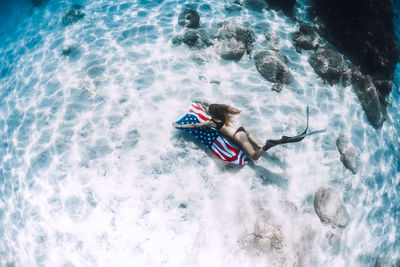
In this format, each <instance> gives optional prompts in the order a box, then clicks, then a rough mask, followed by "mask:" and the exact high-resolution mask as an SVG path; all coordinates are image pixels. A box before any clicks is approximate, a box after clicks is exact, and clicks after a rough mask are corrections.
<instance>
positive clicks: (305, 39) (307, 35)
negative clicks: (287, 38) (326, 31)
mask: <svg viewBox="0 0 400 267" xmlns="http://www.w3.org/2000/svg"><path fill="white" fill-rule="evenodd" d="M292 40H293V45H294V46H295V47H296V50H297V52H301V50H303V49H304V50H314V49H316V48H318V46H319V43H320V40H319V37H318V34H317V33H316V31H315V29H314V27H312V26H310V25H309V24H307V23H304V22H302V23H301V24H300V29H299V30H298V31H297V32H295V33H294V34H293V36H292Z"/></svg>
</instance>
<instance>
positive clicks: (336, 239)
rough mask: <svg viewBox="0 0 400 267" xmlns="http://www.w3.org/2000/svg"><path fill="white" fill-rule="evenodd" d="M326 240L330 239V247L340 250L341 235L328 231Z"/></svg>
mask: <svg viewBox="0 0 400 267" xmlns="http://www.w3.org/2000/svg"><path fill="white" fill-rule="evenodd" d="M326 238H327V239H328V243H329V245H331V246H332V247H334V248H335V249H339V248H340V234H339V233H335V232H332V231H328V232H327V233H326Z"/></svg>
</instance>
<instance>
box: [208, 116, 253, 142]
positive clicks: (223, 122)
mask: <svg viewBox="0 0 400 267" xmlns="http://www.w3.org/2000/svg"><path fill="white" fill-rule="evenodd" d="M211 120H212V121H213V122H214V123H215V124H216V125H217V127H215V128H216V129H217V130H218V131H219V130H221V128H222V127H223V126H224V125H225V121H220V122H217V121H215V120H213V119H211ZM238 132H245V133H246V134H247V132H246V130H245V129H244V128H243V127H242V126H240V127H239V128H237V130H236V132H235V133H234V134H233V136H232V139H234V138H235V135H236V134H237V133H238Z"/></svg>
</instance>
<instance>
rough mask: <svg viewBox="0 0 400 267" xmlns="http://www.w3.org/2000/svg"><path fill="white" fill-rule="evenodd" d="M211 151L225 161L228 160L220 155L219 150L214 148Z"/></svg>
mask: <svg viewBox="0 0 400 267" xmlns="http://www.w3.org/2000/svg"><path fill="white" fill-rule="evenodd" d="M211 151H212V152H213V153H214V154H215V155H216V156H217V157H218V158H219V159H222V160H224V161H227V159H226V158H224V157H223V156H222V155H220V154H219V153H218V152H217V151H215V150H214V149H211Z"/></svg>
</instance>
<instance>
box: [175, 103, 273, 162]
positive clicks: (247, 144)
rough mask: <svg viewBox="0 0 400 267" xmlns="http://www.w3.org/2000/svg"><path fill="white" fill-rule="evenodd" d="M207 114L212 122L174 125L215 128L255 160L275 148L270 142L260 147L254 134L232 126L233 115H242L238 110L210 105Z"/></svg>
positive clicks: (220, 105)
mask: <svg viewBox="0 0 400 267" xmlns="http://www.w3.org/2000/svg"><path fill="white" fill-rule="evenodd" d="M207 112H208V113H209V114H210V115H211V120H206V121H204V122H202V123H195V124H180V125H178V124H176V123H174V124H173V125H174V126H175V127H180V128H198V127H204V126H209V127H214V128H216V129H217V130H218V132H219V133H220V134H221V135H223V136H225V137H227V138H229V139H231V140H232V141H233V142H234V143H235V144H237V145H238V146H239V147H240V148H241V149H242V150H243V151H244V152H245V153H246V154H247V155H248V156H249V157H251V158H252V159H253V160H258V159H259V158H260V157H261V155H262V154H263V153H264V152H265V151H267V150H268V149H269V148H271V147H272V146H274V145H272V144H270V143H269V141H268V140H267V143H266V144H265V145H264V146H263V145H260V142H259V141H258V140H257V139H256V138H255V136H254V135H253V134H251V133H249V132H248V131H246V130H245V129H244V128H243V127H242V126H241V127H236V126H234V125H233V124H232V118H231V115H236V114H239V113H240V110H238V109H237V108H234V107H231V106H229V105H224V104H210V105H209V106H208V108H207Z"/></svg>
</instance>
